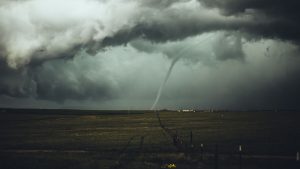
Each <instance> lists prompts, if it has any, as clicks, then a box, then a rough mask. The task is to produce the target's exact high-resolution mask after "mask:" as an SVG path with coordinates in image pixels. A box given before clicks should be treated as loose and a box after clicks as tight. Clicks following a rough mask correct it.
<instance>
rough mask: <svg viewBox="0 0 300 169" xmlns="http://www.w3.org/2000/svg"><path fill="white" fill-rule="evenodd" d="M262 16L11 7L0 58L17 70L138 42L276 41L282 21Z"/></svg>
mask: <svg viewBox="0 0 300 169" xmlns="http://www.w3.org/2000/svg"><path fill="white" fill-rule="evenodd" d="M58 4H59V6H58ZM54 8H55V10H50V11H49V9H54ZM54 11H55V13H54ZM65 11H72V13H66V12H65ZM263 14H264V13H263V12H262V14H260V12H257V13H256V12H253V13H249V15H231V16H226V15H221V14H219V13H218V11H217V10H213V9H209V8H205V7H203V5H202V4H200V3H198V2H197V1H195V0H177V1H146V0H136V1H133V0H131V1H126V3H125V2H124V1H120V0H111V1H96V0H93V1H87V0H77V1H70V0H67V1H64V2H63V3H62V2H61V1H58V0H53V1H50V0H44V1H42V0H31V1H14V3H7V4H6V5H2V6H1V8H0V18H1V21H0V23H1V26H0V32H1V37H2V38H1V40H0V48H1V51H2V52H1V57H2V58H4V59H5V60H6V62H7V63H8V64H9V65H10V67H13V68H18V67H21V66H23V65H26V64H29V63H31V62H36V61H43V60H49V59H53V58H61V57H71V56H74V54H76V53H77V52H78V51H79V50H81V49H86V51H87V52H89V53H90V54H95V53H97V51H99V50H101V49H102V48H103V47H105V46H111V45H120V44H126V43H128V42H130V41H131V40H132V39H135V38H137V37H142V38H145V39H148V40H151V41H154V42H166V41H174V40H181V39H184V38H187V37H190V36H193V35H197V34H202V33H205V32H212V31H218V30H223V31H224V30H228V31H242V32H249V33H254V34H256V35H257V36H266V37H273V36H274V37H275V38H276V37H277V36H276V35H277V34H281V33H280V31H285V30H286V29H285V27H286V26H284V25H286V24H283V23H282V22H285V20H284V19H283V20H279V21H277V19H276V18H275V19H274V18H270V17H260V16H264V15H263ZM274 25H275V26H276V25H281V28H280V29H277V31H278V32H279V33H277V31H276V30H272V29H273V26H274ZM277 27H278V26H277ZM257 28H259V29H257ZM296 30H297V29H293V30H290V31H288V33H287V34H292V33H293V31H294V33H296V32H295V31H296ZM281 37H282V38H286V39H291V38H289V37H288V35H287V36H278V38H281Z"/></svg>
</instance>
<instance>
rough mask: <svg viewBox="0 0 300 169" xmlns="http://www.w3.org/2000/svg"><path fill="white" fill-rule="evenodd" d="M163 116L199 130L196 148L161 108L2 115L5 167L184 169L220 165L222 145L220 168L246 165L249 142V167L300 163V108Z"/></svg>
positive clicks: (0, 146) (186, 129)
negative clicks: (170, 166)
mask: <svg viewBox="0 0 300 169" xmlns="http://www.w3.org/2000/svg"><path fill="white" fill-rule="evenodd" d="M24 111H25V110H24ZM41 111H42V110H41ZM160 116H161V120H162V123H163V124H164V125H165V126H166V127H167V128H169V129H171V130H172V131H173V132H174V133H175V131H177V133H178V135H179V136H180V137H181V138H182V139H183V140H185V141H186V142H187V143H189V142H190V132H191V131H192V133H193V145H194V148H193V152H192V153H190V154H188V155H187V154H184V153H182V152H178V151H177V149H176V148H175V147H174V146H173V144H172V138H170V137H168V136H167V135H166V134H165V133H164V132H163V130H162V129H161V128H160V126H159V124H158V121H157V118H156V116H155V113H153V112H145V113H137V114H131V113H125V114H114V115H109V114H105V113H103V112H102V113H101V114H97V113H92V114H73V115H72V113H70V112H68V113H67V114H64V113H59V114H55V113H54V114H51V113H50V112H47V113H43V112H41V113H26V112H24V114H22V113H11V112H10V113H2V114H1V118H0V168H1V169H6V168H7V169H10V168H14V169H53V168H62V169H83V168H85V169H86V168H88V169H92V168H100V169H102V168H103V169H106V168H113V167H115V168H132V169H134V168H149V169H150V168H154V169H158V168H161V167H162V165H163V164H165V163H171V162H172V163H175V164H176V165H177V168H187V169H188V168H204V169H206V168H215V167H216V166H215V163H216V162H215V158H214V155H215V152H216V150H215V147H216V146H215V145H218V155H219V158H218V168H220V169H222V168H239V167H240V164H239V163H240V161H239V156H238V145H242V151H243V152H242V153H243V156H242V165H241V166H242V168H253V169H258V168H272V169H273V168H282V169H288V168H297V167H299V164H298V163H297V162H296V152H297V151H300V128H299V127H300V123H299V119H300V113H297V112H214V113H211V112H189V113H188V112H184V113H183V112H161V113H160ZM142 136H144V140H143V144H141V137H142ZM201 144H203V146H204V147H203V153H204V156H203V161H201V160H200V159H201V149H200V145H201ZM118 164H120V165H118Z"/></svg>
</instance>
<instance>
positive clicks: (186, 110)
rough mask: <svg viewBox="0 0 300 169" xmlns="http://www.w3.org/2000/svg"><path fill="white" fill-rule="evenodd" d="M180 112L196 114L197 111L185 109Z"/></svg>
mask: <svg viewBox="0 0 300 169" xmlns="http://www.w3.org/2000/svg"><path fill="white" fill-rule="evenodd" d="M178 112H196V110H193V109H184V110H178Z"/></svg>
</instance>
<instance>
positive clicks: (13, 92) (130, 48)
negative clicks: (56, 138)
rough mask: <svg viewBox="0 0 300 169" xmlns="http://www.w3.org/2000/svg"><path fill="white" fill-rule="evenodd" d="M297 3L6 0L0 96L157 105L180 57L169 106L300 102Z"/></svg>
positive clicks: (0, 27) (0, 21)
mask: <svg viewBox="0 0 300 169" xmlns="http://www.w3.org/2000/svg"><path fill="white" fill-rule="evenodd" d="M298 5H299V2H297V1H295V0H294V1H293V0H287V1H285V2H284V3H283V2H280V1H270V0H245V1H239V0H166V1H160V0H153V1H148V0H128V1H123V0H75V1H74V0H66V1H59V0H14V1H9V0H4V1H1V2H0V70H1V72H0V95H1V97H0V100H2V101H3V103H7V99H9V100H16V103H18V104H19V103H20V102H22V101H17V100H26V99H27V100H28V99H29V100H35V104H39V103H38V102H39V101H41V102H43V104H45V101H47V102H49V105H52V106H53V102H54V103H55V104H56V103H59V104H62V105H68V104H70V106H71V104H73V105H77V104H78V103H77V102H79V104H80V103H83V102H84V104H82V106H83V107H84V106H87V105H94V106H95V105H99V107H100V108H101V107H105V108H110V109H113V108H115V107H117V106H120V107H119V108H124V107H128V106H129V105H139V106H138V108H150V105H151V104H152V102H153V99H154V98H155V93H156V92H157V89H158V86H159V85H160V84H161V81H163V78H164V77H165V75H166V73H167V71H168V67H169V66H170V64H171V63H172V62H174V60H176V61H175V63H176V66H174V67H175V68H174V69H175V70H174V73H172V74H170V79H169V80H170V81H169V82H166V86H167V87H166V91H165V94H164V93H162V98H163V99H162V103H160V104H158V106H159V107H160V108H163V107H169V108H175V107H176V108H180V106H182V107H196V108H197V107H219V108H227V107H229V108H235V107H238V108H244V107H247V108H252V107H254V108H275V107H284V108H286V107H297V101H296V100H297V99H299V97H298V95H299V90H298V89H297V86H298V84H300V82H299V78H297V77H298V75H299V71H300V70H299V69H298V68H297V67H298V66H297V65H298V64H299V59H298V55H299V40H300V37H299V33H300V32H299V30H300V29H299V28H300V26H299V23H300V22H299V19H298V17H297V16H299V12H298V10H297V6H298ZM177 62H178V63H177ZM187 72H189V73H187ZM187 76H190V77H187ZM179 89H184V91H180V90H179ZM204 98H205V99H204ZM5 100H6V101H5ZM195 100H200V101H199V102H196V101H195ZM245 100H248V101H245ZM136 101H137V102H139V103H137V102H136ZM23 102H24V103H25V102H26V103H28V101H23ZM12 103H13V101H12ZM12 106H14V105H12ZM96 107H97V106H96Z"/></svg>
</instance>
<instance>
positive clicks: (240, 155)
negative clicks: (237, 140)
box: [239, 145, 243, 169]
mask: <svg viewBox="0 0 300 169" xmlns="http://www.w3.org/2000/svg"><path fill="white" fill-rule="evenodd" d="M242 152H243V150H242V145H239V169H242Z"/></svg>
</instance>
